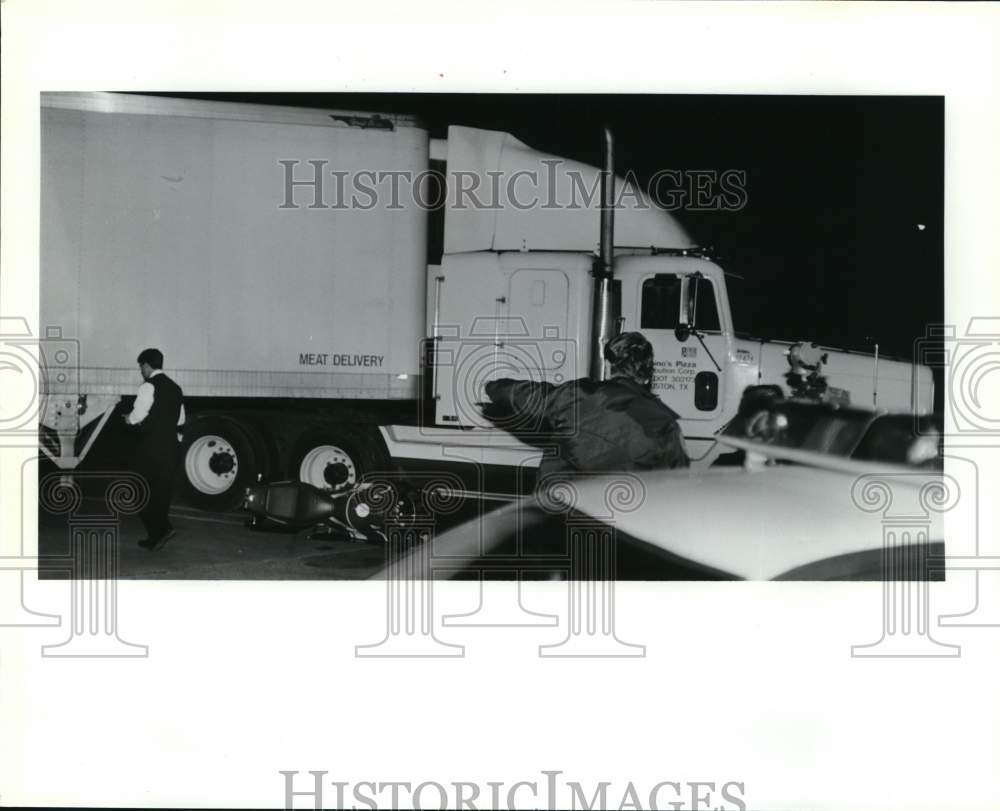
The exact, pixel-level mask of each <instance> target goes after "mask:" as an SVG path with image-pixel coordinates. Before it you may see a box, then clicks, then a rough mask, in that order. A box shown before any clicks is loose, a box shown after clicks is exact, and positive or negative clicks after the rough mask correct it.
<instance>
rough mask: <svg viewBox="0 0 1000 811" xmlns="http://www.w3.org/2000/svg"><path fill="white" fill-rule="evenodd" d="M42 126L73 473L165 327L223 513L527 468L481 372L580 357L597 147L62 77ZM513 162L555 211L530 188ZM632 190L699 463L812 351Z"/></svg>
mask: <svg viewBox="0 0 1000 811" xmlns="http://www.w3.org/2000/svg"><path fill="white" fill-rule="evenodd" d="M41 132H42V144H41V145H42V153H41V154H42V176H41V177H42V183H41V192H42V197H41V199H42V211H41V214H42V234H41V236H42V245H41V285H42V289H41V322H42V324H43V325H44V326H45V327H46V328H48V330H49V334H51V335H54V334H56V331H60V332H61V335H62V337H63V338H67V339H73V340H75V341H77V342H78V345H79V357H78V358H73V359H72V360H70V361H65V362H57V359H54V358H47V373H46V374H45V375H44V376H43V379H42V394H43V397H44V399H45V404H46V405H45V408H44V409H43V417H42V425H43V428H42V433H43V439H42V447H43V450H44V451H45V452H46V453H47V454H48V455H49V456H51V457H52V459H53V460H54V461H55V462H56V463H57V464H58V465H60V466H61V467H63V468H67V469H69V468H72V467H74V466H75V465H76V464H77V463H79V461H80V460H81V459H82V457H83V456H84V455H85V453H86V451H87V449H88V448H89V447H90V444H91V443H92V442H93V439H94V437H95V436H96V435H97V433H98V432H99V431H100V429H101V428H102V427H103V425H104V424H105V421H106V419H107V416H108V414H110V412H111V410H112V409H113V408H114V406H115V404H116V403H117V402H118V400H119V398H121V397H122V396H128V395H131V394H134V392H135V389H136V386H137V384H138V382H139V380H138V373H137V371H136V366H135V362H134V359H135V356H136V354H137V353H138V351H139V350H140V349H142V348H144V347H147V346H156V347H159V348H160V349H161V350H162V351H163V352H164V354H165V356H166V360H167V368H168V371H169V372H170V373H171V375H172V376H173V377H175V379H176V380H177V382H178V383H179V384H180V385H181V386H182V388H183V389H184V393H185V397H186V402H187V410H188V413H189V415H190V417H189V420H188V426H187V428H186V431H185V443H184V465H183V486H184V488H185V489H186V490H187V492H188V495H189V496H190V497H191V498H192V499H194V500H195V501H197V502H199V503H201V504H203V505H206V506H214V507H224V506H228V505H231V504H233V503H235V501H237V500H238V498H239V496H240V495H241V494H242V492H243V489H244V487H245V485H246V484H247V483H249V482H250V481H252V480H254V479H255V478H256V477H257V476H258V475H264V476H268V477H272V476H291V477H293V478H301V479H302V480H304V481H309V482H311V483H314V484H317V485H320V486H328V487H333V488H339V487H346V486H350V485H351V484H353V483H354V482H355V481H357V480H358V479H359V478H360V477H361V476H362V475H364V473H366V472H368V471H371V470H375V469H378V468H380V467H383V466H385V465H387V464H390V463H399V464H404V465H405V464H418V465H426V464H429V463H438V464H454V463H460V462H470V463H477V464H497V465H503V466H521V465H525V466H528V467H532V466H535V465H537V463H538V459H539V452H538V451H537V449H534V448H531V447H529V446H526V445H524V444H522V443H521V442H519V441H518V440H516V439H514V438H513V437H511V436H510V435H509V434H506V433H505V432H502V431H499V430H497V429H496V428H494V427H492V426H490V425H488V424H486V423H485V422H484V421H483V419H482V417H481V416H480V414H479V409H478V406H477V405H476V404H477V402H478V401H480V400H482V399H483V391H482V387H483V384H485V382H487V381H488V380H491V379H494V378H496V377H517V376H521V377H531V378H533V379H546V380H552V381H555V382H558V381H561V380H569V379H572V378H574V377H579V376H584V375H586V374H587V373H588V368H589V366H590V354H591V352H590V346H591V343H592V337H593V336H592V322H593V320H594V319H593V316H592V313H593V296H594V292H593V290H594V286H593V278H592V269H593V264H594V259H595V255H596V254H597V251H598V248H599V242H600V228H599V215H600V201H599V199H594V196H593V195H591V197H590V199H586V194H583V195H581V198H580V199H579V200H577V201H576V202H578V203H582V204H579V205H575V206H572V205H566V203H567V202H568V201H569V198H570V196H571V195H572V194H574V193H577V192H586V191H589V190H593V189H594V188H596V184H597V179H598V178H599V176H600V170H598V169H596V168H594V167H591V166H585V165H583V164H578V163H573V162H571V161H565V160H562V159H560V158H558V157H557V156H553V155H546V154H543V153H540V152H537V151H535V150H533V149H531V148H530V147H528V146H527V145H525V144H523V143H521V142H520V141H518V140H517V139H515V138H513V137H512V136H510V135H508V134H506V133H500V132H489V131H483V130H475V129H470V128H464V127H451V128H450V129H449V132H448V137H447V139H445V140H441V141H438V140H435V139H431V138H430V137H429V133H428V131H427V130H426V129H425V128H423V127H421V126H420V125H419V123H418V122H417V121H415V120H414V119H413V118H411V117H407V116H400V115H375V114H371V113H353V112H344V111H321V110H303V109H295V108H283V107H273V106H266V105H246V104H233V103H220V102H209V101H193V100H182V99H173V98H164V97H151V96H130V95H124V94H106V93H49V94H43V99H42V129H41ZM434 167H440V168H446V172H447V178H448V183H447V200H446V204H445V206H444V209H445V216H444V218H443V219H444V224H443V229H444V233H443V238H442V240H441V241H442V242H443V246H444V249H443V256H442V257H441V259H440V261H439V262H436V263H435V264H431V265H429V264H428V233H429V229H430V228H432V227H434V225H435V223H437V222H438V220H437V219H436V218H434V217H432V216H431V215H430V213H429V211H428V206H426V205H424V204H422V203H421V190H422V193H423V195H424V196H423V198H422V199H423V202H427V192H426V189H425V188H423V187H421V189H417V191H414V187H411V185H409V184H410V183H411V181H412V180H413V179H414V178H417V179H420V182H421V183H422V182H424V181H425V180H426V176H427V174H428V171H429V170H430V169H431V168H434ZM487 173H493V174H492V175H491V178H492V177H495V178H499V182H495V183H494V184H493V186H491V188H492V189H496V190H498V194H497V195H496V196H495V197H494V198H492V199H489V200H487V202H488V203H491V205H489V206H487V207H482V206H476V205H470V199H469V198H468V197H467V196H466V197H464V198H463V186H462V181H461V180H459V181H457V182H456V181H455V178H462V177H466V178H467V177H470V176H476V175H477V174H478V176H484V175H485V174H487ZM518 175H519V176H520V177H521V178H529V180H530V178H531V177H534V178H536V181H535V184H534V186H535V188H534V190H533V192H532V193H533V195H534V198H533V199H535V201H536V203H541V204H536V205H534V206H521V205H517V204H516V203H517V201H516V200H512V199H510V198H511V194H512V192H511V190H512V189H515V190H516V188H517V185H516V182H515V183H513V184H512V183H510V182H509V181H510V180H511V179H514V181H516V180H517V176H518ZM400 178H410V181H405V180H404V182H403V185H402V186H400ZM619 182H620V181H619ZM529 191H531V190H530V189H529ZM481 196H482V195H480V197H481ZM348 198H351V199H350V200H348ZM627 200H628V202H629V204H627V205H625V204H623V205H620V206H619V207H618V208H617V210H616V212H615V231H614V243H613V246H614V251H613V254H614V279H615V281H614V293H615V295H614V299H615V308H616V310H617V312H618V314H619V316H620V323H621V324H622V325H623V327H624V328H625V329H637V330H640V331H642V332H643V333H644V334H645V335H646V336H647V337H648V338H649V340H650V341H651V342H652V343H653V346H654V349H655V353H656V362H657V370H656V378H655V380H654V391H656V393H657V394H659V395H660V396H661V398H662V399H663V400H664V401H665V402H666V403H667V404H668V405H670V406H671V407H672V408H673V409H674V410H675V411H677V412H678V413H679V414H680V415H681V418H682V419H681V424H682V428H683V429H684V433H685V437H686V440H687V444H688V449H689V453H690V454H691V455H692V458H694V459H695V460H698V461H700V462H701V463H704V464H707V463H709V462H711V461H712V459H714V458H715V456H716V455H717V454H718V452H719V450H720V448H719V446H718V445H717V443H716V441H715V437H716V436H717V434H718V433H719V432H720V431H721V430H722V428H724V427H725V425H726V424H727V423H728V422H729V421H730V420H731V419H732V418H733V416H734V415H735V414H736V410H737V408H738V405H739V402H740V398H741V397H742V395H743V393H744V391H745V390H746V389H747V387H749V386H757V385H775V386H780V387H782V388H783V389H785V390H787V388H788V386H787V382H786V380H785V375H786V373H787V371H788V351H789V348H790V347H791V346H792V344H791V343H776V342H761V341H750V340H746V339H741V338H738V337H737V336H736V335H735V332H734V329H733V323H732V315H731V312H730V308H729V298H728V295H727V290H726V278H725V275H724V273H723V271H722V270H721V269H720V268H719V267H718V266H717V265H716V264H714V263H713V262H712V261H710V260H709V259H707V258H704V257H702V256H701V255H700V253H699V251H698V250H697V247H696V246H695V245H694V244H693V243H692V242H691V240H690V239H689V238H688V236H687V235H686V234H685V232H684V231H683V229H682V228H681V227H680V225H679V224H678V223H677V221H676V220H675V219H674V218H673V217H672V216H670V214H669V213H667V212H665V211H663V210H660V209H658V208H657V207H656V206H654V205H652V204H651V202H650V201H649V200H648V198H646V197H645V195H643V194H641V192H640V193H637V195H632V196H629V197H628V198H627ZM546 202H548V203H553V202H555V203H556V204H555V205H544V203H546ZM512 203H513V204H512ZM428 346H430V347H431V348H432V350H431V351H427V347H428ZM826 374H827V377H828V379H829V382H830V384H831V385H832V386H834V387H837V388H839V389H842V390H843V391H844V392H846V393H847V395H848V396H849V397H850V400H851V402H852V404H855V405H862V406H872V407H877V408H885V409H909V410H912V411H914V412H916V413H928V412H929V411H930V410H931V408H932V402H933V387H932V383H931V378H930V372H929V370H928V369H926V368H924V367H916V366H914V365H912V364H910V363H903V362H897V361H890V360H886V359H884V358H882V359H876V358H874V357H871V356H866V355H861V354H857V353H844V352H836V351H833V350H830V351H829V361H828V367H827V370H826Z"/></svg>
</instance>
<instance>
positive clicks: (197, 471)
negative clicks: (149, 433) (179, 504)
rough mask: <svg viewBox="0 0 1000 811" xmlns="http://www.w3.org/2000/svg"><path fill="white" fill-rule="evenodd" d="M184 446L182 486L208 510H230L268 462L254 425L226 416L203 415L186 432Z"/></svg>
mask: <svg viewBox="0 0 1000 811" xmlns="http://www.w3.org/2000/svg"><path fill="white" fill-rule="evenodd" d="M185 433H186V435H185V438H184V443H183V445H182V446H181V465H180V468H181V470H180V473H181V490H182V492H183V495H184V497H185V498H186V500H187V501H189V502H191V503H192V504H194V505H195V506H198V507H202V508H204V509H207V510H217V511H223V510H230V509H232V508H233V507H235V506H236V505H237V504H239V502H240V499H241V498H242V497H243V493H244V491H245V490H246V488H247V486H248V485H250V484H251V483H252V482H253V481H254V480H255V478H256V476H257V473H258V472H260V470H261V465H262V463H263V462H264V460H263V459H261V457H260V453H259V451H258V450H257V446H258V445H259V443H255V442H254V441H253V439H252V437H251V435H250V429H247V428H246V427H244V426H242V425H241V424H240V423H238V422H236V421H234V420H230V419H226V418H225V417H203V418H202V419H199V420H196V421H195V422H194V423H193V424H192V425H191V427H190V428H189V429H188V430H187V431H186V432H185Z"/></svg>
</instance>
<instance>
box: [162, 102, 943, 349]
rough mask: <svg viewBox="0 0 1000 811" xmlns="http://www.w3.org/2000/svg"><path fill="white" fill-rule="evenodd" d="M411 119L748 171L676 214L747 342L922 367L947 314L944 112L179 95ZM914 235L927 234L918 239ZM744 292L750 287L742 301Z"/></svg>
mask: <svg viewBox="0 0 1000 811" xmlns="http://www.w3.org/2000/svg"><path fill="white" fill-rule="evenodd" d="M171 95H191V96H195V95H197V96H198V97H201V98H216V99H225V100H232V101H247V102H250V101H252V102H258V103H274V104H289V105H295V106H308V107H321V108H331V109H356V110H377V111H383V112H400V113H403V112H407V113H413V114H415V115H417V116H419V117H420V118H422V119H423V120H424V121H425V122H426V124H427V125H428V126H429V127H430V129H431V131H432V134H434V135H437V136H443V135H444V134H445V131H446V128H447V126H448V124H464V125H468V126H475V127H483V128H486V129H501V130H505V131H508V132H510V133H512V134H513V135H515V136H516V137H518V138H520V139H521V140H522V141H525V142H526V143H528V144H529V145H531V146H533V147H535V148H537V149H541V150H544V151H547V152H552V153H555V154H557V155H561V156H564V157H567V158H573V159H577V160H582V161H585V162H587V163H592V164H595V165H600V162H601V149H602V139H601V127H602V126H603V125H604V124H605V123H607V124H609V125H610V126H611V127H612V128H613V131H614V133H615V138H616V147H617V151H616V170H617V171H618V173H619V174H623V173H625V172H626V171H627V170H629V169H631V170H633V171H634V172H635V173H636V175H637V176H638V177H639V179H640V180H645V179H646V178H648V177H649V176H651V175H652V174H653V173H654V172H656V171H657V170H660V169H680V170H691V169H717V170H724V169H740V170H745V171H746V173H747V186H746V188H747V205H746V206H745V207H744V208H743V209H742V210H741V211H738V212H703V213H695V212H685V211H679V212H676V216H678V218H679V219H680V220H681V221H682V222H683V223H684V225H685V226H686V227H687V228H688V229H689V231H690V232H691V234H692V235H693V237H694V238H695V240H696V242H698V243H699V244H701V245H710V246H713V247H714V249H715V251H716V254H717V256H718V258H719V263H720V264H721V265H722V266H723V268H724V269H726V270H727V271H731V272H734V273H738V274H740V275H741V276H743V277H744V281H743V282H739V281H736V282H734V283H733V285H734V288H733V289H732V293H731V294H732V296H733V298H734V301H733V310H734V318H735V321H736V326H737V329H738V330H741V331H745V332H751V333H753V334H754V335H757V336H761V337H773V338H788V339H811V340H816V341H819V342H821V343H826V344H830V345H834V346H847V347H850V348H857V349H862V348H865V347H866V346H867V341H866V339H867V338H868V336H872V337H873V338H874V339H876V340H878V341H879V342H880V344H881V347H882V351H883V352H886V353H890V354H895V355H899V356H903V357H907V358H909V357H911V356H912V346H913V340H914V339H915V338H918V337H920V336H921V335H923V334H924V329H925V325H927V324H931V323H940V322H941V321H943V317H944V235H943V227H944V100H943V98H940V97H873V96H867V97H865V96H668V95H612V96H597V95H569V94H557V95H493V94H482V95H476V94H461V95H456V94H304V93H282V94H223V93H219V94H204V93H200V94H171ZM918 224H923V225H924V226H925V229H924V230H920V229H918V227H917V226H918ZM736 288H740V289H736Z"/></svg>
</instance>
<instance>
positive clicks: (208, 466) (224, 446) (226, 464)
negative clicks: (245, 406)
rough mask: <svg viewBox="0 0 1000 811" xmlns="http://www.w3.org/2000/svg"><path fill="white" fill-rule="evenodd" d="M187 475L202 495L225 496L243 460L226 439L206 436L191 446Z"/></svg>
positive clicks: (212, 435) (186, 465) (185, 470)
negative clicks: (222, 494)
mask: <svg viewBox="0 0 1000 811" xmlns="http://www.w3.org/2000/svg"><path fill="white" fill-rule="evenodd" d="M184 472H185V473H186V474H187V479H188V481H189V482H190V483H191V486H192V487H194V489H195V490H197V491H198V492H199V493H204V494H205V495H208V496H217V495H219V494H220V493H225V492H226V491H227V490H228V489H229V488H230V487H232V486H233V482H235V481H236V477H237V476H238V475H239V472H240V459H239V455H238V454H237V453H236V449H235V448H234V447H233V445H232V443H231V442H229V441H228V440H227V439H225V438H224V437H221V436H217V435H216V434H205V436H201V437H198V438H197V439H196V440H195V441H194V442H192V443H191V445H190V447H189V448H188V450H187V453H186V454H185V456H184Z"/></svg>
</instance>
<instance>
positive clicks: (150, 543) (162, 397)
mask: <svg viewBox="0 0 1000 811" xmlns="http://www.w3.org/2000/svg"><path fill="white" fill-rule="evenodd" d="M136 360H137V361H138V363H139V372H140V374H141V375H142V379H143V381H144V382H143V384H142V385H141V386H140V387H139V392H138V394H137V395H136V398H135V404H134V405H133V407H132V411H131V413H129V414H126V415H125V422H126V424H127V425H129V426H132V430H134V431H135V432H136V434H137V435H138V442H137V443H136V448H135V455H134V457H133V459H134V462H133V467H134V470H135V472H136V473H138V474H139V475H140V476H142V477H143V478H144V479H145V480H146V482H147V484H148V485H149V502H148V503H147V504H146V507H145V508H144V509H143V510H142V512H140V513H139V517H140V518H141V519H142V523H143V525H144V526H145V527H146V538H145V539H144V540H141V541H139V546H141V547H142V548H143V549H148V550H150V551H155V550H157V549H160V548H161V547H162V546H163V545H164V544H165V543H166V542H167V541H169V540H170V539H171V538H172V537H173V536H174V534H175V532H174V528H173V527H172V526H171V524H170V519H169V518H168V517H167V516H168V512H169V510H170V491H171V489H172V488H173V481H174V470H175V468H176V465H177V457H178V442H179V440H180V434H179V433H178V428H179V427H180V426H181V425H183V424H184V402H183V400H184V394H183V392H182V391H181V387H180V386H178V385H177V384H176V383H174V381H173V380H171V379H170V378H169V377H167V376H166V375H165V374H164V373H163V353H162V352H161V351H160V350H159V349H144V350H142V352H140V353H139V357H138V358H137V359H136Z"/></svg>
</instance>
